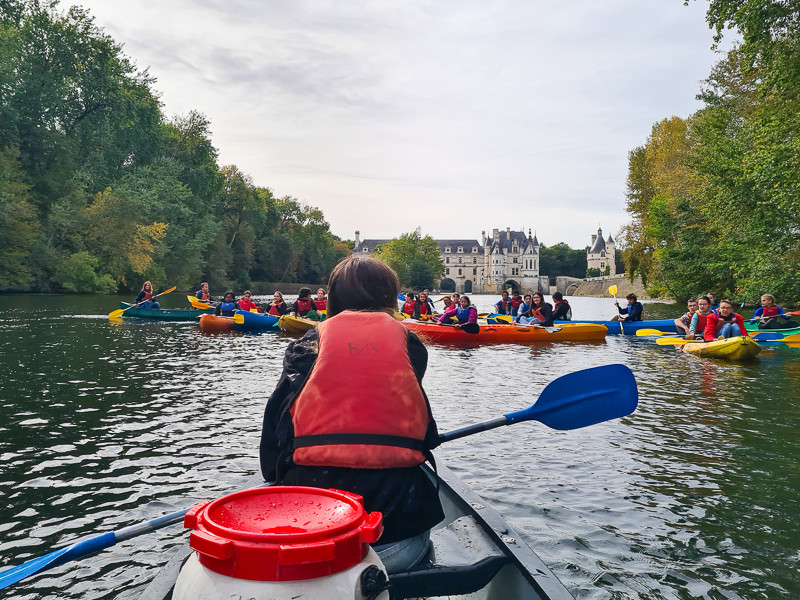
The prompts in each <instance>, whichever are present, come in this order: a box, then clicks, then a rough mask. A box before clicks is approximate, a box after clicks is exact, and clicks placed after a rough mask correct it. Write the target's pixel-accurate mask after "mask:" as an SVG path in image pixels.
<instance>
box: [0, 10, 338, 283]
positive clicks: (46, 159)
mask: <svg viewBox="0 0 800 600" xmlns="http://www.w3.org/2000/svg"><path fill="white" fill-rule="evenodd" d="M154 84H155V81H154V79H153V78H152V77H151V76H150V75H149V74H148V72H147V71H146V70H145V71H138V70H137V69H136V67H135V66H134V64H133V63H132V62H131V61H130V59H128V58H127V57H126V56H125V55H124V54H123V52H122V49H121V46H120V45H119V44H117V43H116V42H114V40H113V39H112V38H111V37H109V36H108V35H106V34H105V33H104V32H103V31H102V30H101V29H100V28H99V27H97V26H96V25H95V23H94V20H93V18H92V17H91V16H90V14H89V13H88V12H87V11H86V10H84V9H82V8H79V7H72V8H70V9H68V10H66V11H59V9H58V6H57V2H56V0H0V291H59V290H68V291H76V292H114V291H121V290H130V289H136V288H138V287H139V286H140V285H141V282H142V281H143V280H146V279H149V280H152V281H153V282H154V284H155V285H156V287H158V286H159V285H162V286H166V285H179V286H183V287H185V288H189V287H191V286H194V285H196V284H197V283H198V282H199V281H201V280H208V281H209V282H211V283H212V285H214V286H215V287H219V286H222V285H224V284H226V283H228V282H233V283H234V284H235V285H237V286H240V287H246V286H247V285H248V283H249V282H250V281H251V280H259V281H284V282H292V281H302V282H309V283H317V282H320V283H321V282H323V281H325V279H326V278H327V276H328V274H329V273H330V271H331V269H332V268H333V266H334V265H335V264H336V263H337V262H338V261H339V260H340V259H341V258H343V257H344V256H347V255H348V254H349V253H350V246H349V245H348V243H346V242H344V241H342V240H340V239H338V238H337V237H336V236H334V235H332V234H331V232H330V228H329V225H328V223H327V222H326V220H325V217H324V215H323V213H322V212H321V211H320V210H319V209H317V208H313V207H309V206H305V205H303V204H301V203H300V202H298V201H297V200H296V199H294V198H292V197H290V196H286V197H282V198H278V197H275V196H274V195H273V193H272V192H271V191H270V190H269V189H268V188H265V187H259V186H256V185H254V183H253V181H252V179H251V178H250V177H249V176H248V175H246V174H245V173H242V172H241V171H240V170H239V169H238V168H237V167H236V166H235V165H220V164H218V154H217V150H216V148H215V147H214V145H213V144H212V141H211V131H210V123H209V122H208V120H207V119H206V118H205V117H204V116H203V115H202V114H200V113H199V112H190V113H189V114H188V115H183V116H175V117H172V118H168V117H166V116H165V115H164V113H163V111H162V106H161V103H160V101H159V99H158V95H157V93H156V91H155V90H154Z"/></svg>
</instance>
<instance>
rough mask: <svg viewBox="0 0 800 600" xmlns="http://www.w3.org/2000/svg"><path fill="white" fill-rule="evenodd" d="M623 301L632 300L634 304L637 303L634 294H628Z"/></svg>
mask: <svg viewBox="0 0 800 600" xmlns="http://www.w3.org/2000/svg"><path fill="white" fill-rule="evenodd" d="M625 299H626V300H633V301H634V302H637V299H636V294H628V295H627V296H625Z"/></svg>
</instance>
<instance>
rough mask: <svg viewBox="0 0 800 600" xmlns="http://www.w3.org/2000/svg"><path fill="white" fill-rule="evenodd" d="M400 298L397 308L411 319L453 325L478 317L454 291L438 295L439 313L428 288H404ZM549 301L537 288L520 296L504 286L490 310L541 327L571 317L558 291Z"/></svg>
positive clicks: (568, 319)
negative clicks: (416, 290) (412, 290)
mask: <svg viewBox="0 0 800 600" xmlns="http://www.w3.org/2000/svg"><path fill="white" fill-rule="evenodd" d="M403 298H404V299H402V301H401V303H400V308H399V311H400V312H401V313H403V315H404V316H406V317H410V318H412V319H418V320H429V321H432V322H438V323H442V324H451V323H454V324H456V325H463V324H465V323H476V322H477V320H478V310H477V309H476V308H475V307H474V306H473V305H472V302H471V301H470V299H469V296H466V295H462V294H459V293H458V292H453V293H452V294H449V295H447V296H444V297H442V298H440V300H441V301H442V302H443V303H444V310H443V312H442V313H437V311H436V309H435V308H434V301H433V300H431V299H430V295H429V292H428V290H423V291H422V292H419V294H417V295H415V294H414V292H406V293H405V295H404V297H403ZM553 301H554V302H555V308H553V305H551V304H550V303H549V302H545V300H544V295H543V294H542V293H541V292H538V291H537V292H534V293H533V294H525V295H524V296H522V297H521V296H520V293H519V291H517V290H514V291H512V292H511V293H510V294H509V292H508V291H507V290H503V291H502V292H501V294H500V300H498V301H497V302H496V303H495V304H494V314H495V315H503V316H510V317H512V320H513V322H514V323H519V324H521V325H542V326H544V327H551V326H552V325H553V322H554V321H556V320H558V321H570V320H572V307H571V306H570V305H569V302H567V301H566V300H565V299H564V296H563V295H562V294H561V292H555V293H554V294H553ZM437 302H438V300H437ZM482 316H486V315H482Z"/></svg>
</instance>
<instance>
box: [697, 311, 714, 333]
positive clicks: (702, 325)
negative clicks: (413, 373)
mask: <svg viewBox="0 0 800 600" xmlns="http://www.w3.org/2000/svg"><path fill="white" fill-rule="evenodd" d="M695 314H696V315H697V329H695V330H694V332H695V333H702V332H704V331H705V330H706V324H707V323H708V315H713V314H714V313H713V312H709V313H708V315H704V314H703V313H701V312H700V311H699V310H698V311H697V312H696V313H695Z"/></svg>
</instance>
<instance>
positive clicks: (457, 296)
mask: <svg viewBox="0 0 800 600" xmlns="http://www.w3.org/2000/svg"><path fill="white" fill-rule="evenodd" d="M450 300H452V301H453V304H455V305H456V306H458V305H459V304H461V294H459V293H458V292H453V293H452V294H450Z"/></svg>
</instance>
